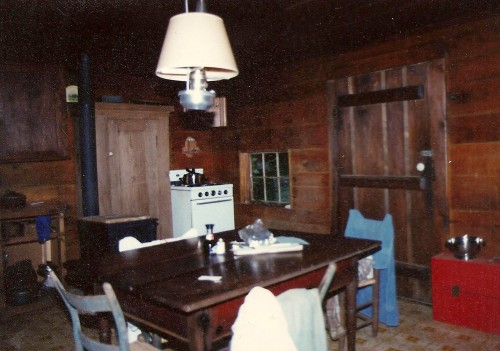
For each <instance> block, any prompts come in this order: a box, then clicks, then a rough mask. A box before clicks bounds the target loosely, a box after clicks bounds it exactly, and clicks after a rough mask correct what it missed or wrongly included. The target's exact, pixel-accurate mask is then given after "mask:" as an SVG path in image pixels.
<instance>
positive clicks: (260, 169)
mask: <svg viewBox="0 0 500 351" xmlns="http://www.w3.org/2000/svg"><path fill="white" fill-rule="evenodd" d="M249 158H250V159H249V161H250V162H249V166H250V167H249V168H250V170H249V171H250V182H249V183H250V184H249V185H250V197H251V201H252V202H262V203H267V204H277V205H287V204H289V203H290V172H289V167H288V152H257V153H251V154H249Z"/></svg>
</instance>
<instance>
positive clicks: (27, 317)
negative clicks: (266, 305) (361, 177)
mask: <svg viewBox="0 0 500 351" xmlns="http://www.w3.org/2000/svg"><path fill="white" fill-rule="evenodd" d="M399 308H400V314H401V325H400V326H399V327H397V328H387V327H385V326H383V325H381V330H380V332H379V335H378V336H377V337H376V338H373V337H372V336H371V332H370V330H369V328H365V329H363V330H360V331H358V334H357V341H356V350H357V351H368V350H370V351H500V335H495V334H487V333H483V332H479V331H475V330H472V329H468V328H464V327H458V326H453V325H449V324H445V323H440V322H436V321H434V320H433V319H432V308H431V307H429V306H425V305H421V304H416V303H413V302H408V301H404V300H400V301H399ZM0 317H1V316H0ZM94 331H95V330H94ZM167 346H168V343H167ZM72 349H73V339H72V334H71V324H70V321H69V319H68V317H67V315H66V312H65V310H64V306H63V305H59V304H57V303H54V304H52V306H50V307H48V308H45V309H42V310H39V311H36V312H33V313H30V314H24V315H19V316H15V317H12V318H9V319H7V320H5V319H3V320H1V321H0V350H2V351H11V350H12V351H14V350H23V351H45V350H47V351H48V350H54V351H55V350H72ZM337 350H338V346H337V342H334V341H331V342H330V347H329V351H337ZM261 351H265V350H261Z"/></svg>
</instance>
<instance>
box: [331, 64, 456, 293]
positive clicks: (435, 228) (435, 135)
mask: <svg viewBox="0 0 500 351" xmlns="http://www.w3.org/2000/svg"><path fill="white" fill-rule="evenodd" d="M444 94H445V89H444V67H443V62H442V61H441V60H438V61H433V62H426V63H421V64H414V65H410V66H405V67H399V68H393V69H388V70H384V71H378V72H371V73H367V74H363V75H359V76H353V77H348V78H343V79H338V80H336V81H334V82H331V84H330V97H331V99H332V100H331V101H332V103H333V108H332V111H334V112H335V113H334V117H333V131H332V135H333V141H334V142H333V145H334V149H333V159H334V170H333V174H334V175H335V177H334V179H335V183H334V190H335V196H334V198H335V199H334V203H333V210H334V213H333V217H332V218H334V225H335V226H336V228H334V229H335V230H336V231H337V232H338V233H343V230H344V228H345V225H346V220H347V214H348V211H349V209H350V208H356V209H358V210H360V211H361V212H362V213H363V214H364V215H365V216H366V217H368V218H373V219H382V218H383V216H384V214H385V213H391V214H392V215H393V218H394V226H395V257H396V268H397V271H398V293H399V295H401V296H406V297H409V298H412V299H416V300H421V301H424V302H430V275H429V266H430V260H431V257H432V256H433V255H434V254H436V253H437V252H438V251H439V249H440V246H441V245H440V240H442V239H441V238H443V237H446V236H447V234H446V232H447V230H448V209H447V198H446V168H447V162H446V134H445V126H446V118H445V108H444V106H445V95H444ZM419 163H420V165H419V169H422V167H423V168H424V170H423V171H419V170H417V164H419Z"/></svg>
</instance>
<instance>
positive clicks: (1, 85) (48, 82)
mask: <svg viewBox="0 0 500 351" xmlns="http://www.w3.org/2000/svg"><path fill="white" fill-rule="evenodd" d="M64 86H65V84H64V78H63V70H62V69H60V68H59V67H52V66H14V65H11V66H9V65H0V162H29V161H50V160H59V159H65V158H68V157H69V151H68V134H67V126H66V118H65V117H66V106H65V104H64V95H65V89H64Z"/></svg>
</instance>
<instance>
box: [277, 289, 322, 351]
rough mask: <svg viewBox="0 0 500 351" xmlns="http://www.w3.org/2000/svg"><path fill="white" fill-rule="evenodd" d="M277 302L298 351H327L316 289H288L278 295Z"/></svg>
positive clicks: (319, 301)
mask: <svg viewBox="0 0 500 351" xmlns="http://www.w3.org/2000/svg"><path fill="white" fill-rule="evenodd" d="M278 301H279V303H280V305H281V308H282V309H283V312H284V314H285V318H286V321H287V325H288V332H289V333H290V336H291V337H292V339H293V341H294V343H295V347H296V348H297V350H298V351H326V350H328V344H327V335H326V328H325V318H324V315H323V308H322V306H321V298H320V296H319V291H318V289H290V290H287V291H285V292H284V293H282V294H280V295H279V296H278Z"/></svg>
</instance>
